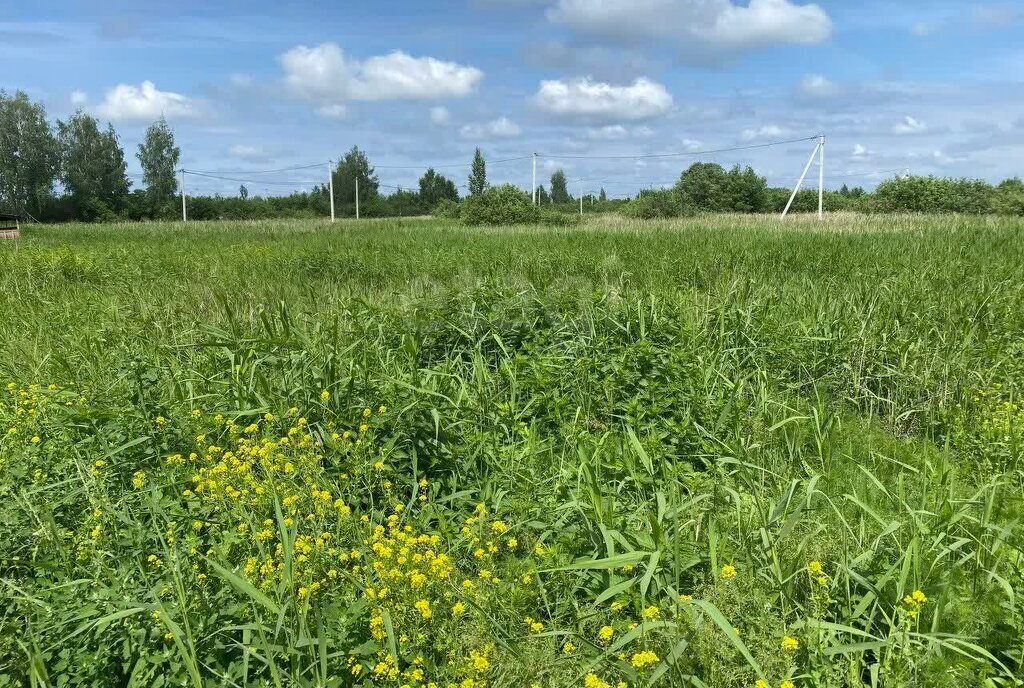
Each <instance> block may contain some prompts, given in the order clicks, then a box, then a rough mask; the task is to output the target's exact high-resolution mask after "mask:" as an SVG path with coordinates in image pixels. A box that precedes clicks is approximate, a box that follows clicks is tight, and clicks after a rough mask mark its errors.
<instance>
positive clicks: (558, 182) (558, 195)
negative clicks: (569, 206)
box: [551, 170, 572, 203]
mask: <svg viewBox="0 0 1024 688" xmlns="http://www.w3.org/2000/svg"><path fill="white" fill-rule="evenodd" d="M551 200H552V202H554V203H569V202H570V201H572V196H570V195H569V185H568V182H567V181H566V179H565V172H564V171H562V170H555V172H554V174H552V175H551Z"/></svg>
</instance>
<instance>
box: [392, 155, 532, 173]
mask: <svg viewBox="0 0 1024 688" xmlns="http://www.w3.org/2000/svg"><path fill="white" fill-rule="evenodd" d="M532 157H533V156H532V155H521V156H519V157H517V158H502V159H500V160H487V159H485V160H484V162H485V163H486V164H488V165H500V164H501V163H504V162H518V161H520V160H529V159H530V158H532ZM472 166H473V163H471V162H468V163H453V164H451V165H429V166H424V165H374V166H373V169H374V170H423V169H428V168H430V169H435V170H446V169H452V168H463V167H472Z"/></svg>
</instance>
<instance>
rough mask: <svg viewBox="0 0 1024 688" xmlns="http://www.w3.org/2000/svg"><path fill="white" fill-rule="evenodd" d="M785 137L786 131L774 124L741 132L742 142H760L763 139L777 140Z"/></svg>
mask: <svg viewBox="0 0 1024 688" xmlns="http://www.w3.org/2000/svg"><path fill="white" fill-rule="evenodd" d="M785 135H786V130H785V129H783V128H782V127H778V126H776V125H774V124H765V125H763V126H760V127H756V128H753V129H744V130H743V140H744V141H760V140H763V139H777V138H780V137H782V136H785Z"/></svg>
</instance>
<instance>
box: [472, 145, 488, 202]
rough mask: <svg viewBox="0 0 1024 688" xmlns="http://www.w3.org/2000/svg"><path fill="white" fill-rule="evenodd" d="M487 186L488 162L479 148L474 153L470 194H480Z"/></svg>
mask: <svg viewBox="0 0 1024 688" xmlns="http://www.w3.org/2000/svg"><path fill="white" fill-rule="evenodd" d="M486 188H487V163H486V162H485V161H484V155H483V153H481V152H480V149H479V148H477V149H476V152H475V153H474V154H473V168H472V169H471V170H470V172H469V195H470V196H479V195H480V194H482V193H483V192H484V189H486Z"/></svg>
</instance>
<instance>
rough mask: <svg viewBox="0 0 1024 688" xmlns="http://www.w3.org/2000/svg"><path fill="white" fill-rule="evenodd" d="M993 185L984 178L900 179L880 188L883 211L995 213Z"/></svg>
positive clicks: (879, 204) (878, 203)
mask: <svg viewBox="0 0 1024 688" xmlns="http://www.w3.org/2000/svg"><path fill="white" fill-rule="evenodd" d="M992 196H993V189H992V186H991V185H990V184H989V183H988V182H986V181H984V180H982V179H951V178H940V177H899V178H896V179H889V180H886V181H884V182H882V183H881V184H879V185H878V190H877V191H876V192H875V198H876V207H877V210H879V211H880V212H890V213H891V212H899V213H964V214H966V215H981V214H984V213H989V212H992Z"/></svg>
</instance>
